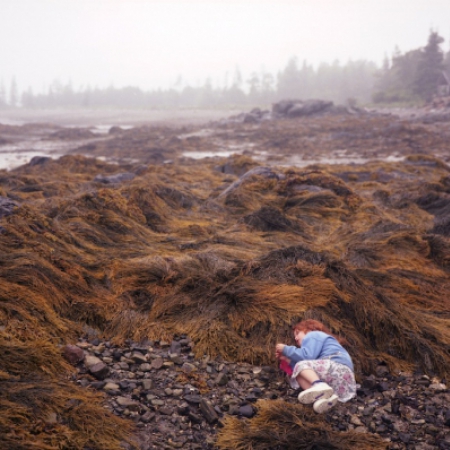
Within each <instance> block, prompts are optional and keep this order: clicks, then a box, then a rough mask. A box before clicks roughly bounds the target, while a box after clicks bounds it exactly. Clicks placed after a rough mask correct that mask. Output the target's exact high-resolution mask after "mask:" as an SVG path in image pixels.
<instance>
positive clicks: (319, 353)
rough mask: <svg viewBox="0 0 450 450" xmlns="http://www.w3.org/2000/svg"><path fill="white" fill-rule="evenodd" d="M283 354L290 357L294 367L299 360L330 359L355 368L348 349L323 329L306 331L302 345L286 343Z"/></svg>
mask: <svg viewBox="0 0 450 450" xmlns="http://www.w3.org/2000/svg"><path fill="white" fill-rule="evenodd" d="M283 355H284V356H286V357H287V358H289V359H290V365H291V367H292V368H294V366H295V364H297V363H298V362H299V361H305V360H314V359H328V358H331V360H332V361H334V362H337V363H340V364H344V365H346V366H348V367H350V369H352V370H353V363H352V359H351V358H350V355H349V354H348V352H347V350H345V348H344V347H342V345H341V344H339V342H338V341H337V340H336V339H335V338H334V337H333V336H330V335H329V334H326V333H324V332H322V331H310V332H308V333H306V335H305V337H304V338H303V341H302V346H301V347H296V346H295V345H286V346H285V347H284V348H283Z"/></svg>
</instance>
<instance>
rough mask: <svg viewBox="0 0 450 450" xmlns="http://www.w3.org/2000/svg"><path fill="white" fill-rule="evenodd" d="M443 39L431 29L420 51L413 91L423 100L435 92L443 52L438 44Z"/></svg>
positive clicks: (441, 66)
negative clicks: (424, 45)
mask: <svg viewBox="0 0 450 450" xmlns="http://www.w3.org/2000/svg"><path fill="white" fill-rule="evenodd" d="M442 42H444V39H443V38H442V37H441V36H439V34H438V33H437V32H436V31H431V32H430V36H429V37H428V43H427V45H426V47H425V48H424V49H423V50H422V52H421V55H420V56H421V57H420V60H419V63H418V66H417V72H416V77H415V83H414V85H415V86H414V87H415V93H416V94H417V95H418V96H419V97H420V98H421V99H423V100H425V101H430V100H431V99H432V98H433V96H434V95H435V94H436V92H437V89H438V86H439V84H440V81H441V79H442V71H443V69H444V54H443V51H442V50H441V48H440V45H441V44H442Z"/></svg>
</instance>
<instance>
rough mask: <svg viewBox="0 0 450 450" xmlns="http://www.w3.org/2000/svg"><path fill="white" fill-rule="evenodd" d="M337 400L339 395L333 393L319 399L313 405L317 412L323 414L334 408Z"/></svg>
mask: <svg viewBox="0 0 450 450" xmlns="http://www.w3.org/2000/svg"><path fill="white" fill-rule="evenodd" d="M337 402H338V396H337V395H336V394H333V395H332V396H331V397H329V398H321V399H320V400H317V401H316V402H315V403H314V405H313V409H314V411H315V412H316V413H319V414H323V413H326V412H327V411H329V410H330V409H331V408H333V406H335V405H336V403H337Z"/></svg>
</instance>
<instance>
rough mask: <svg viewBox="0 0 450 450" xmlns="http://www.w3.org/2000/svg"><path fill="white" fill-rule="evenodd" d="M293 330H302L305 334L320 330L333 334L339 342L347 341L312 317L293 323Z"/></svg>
mask: <svg viewBox="0 0 450 450" xmlns="http://www.w3.org/2000/svg"><path fill="white" fill-rule="evenodd" d="M294 331H303V333H305V334H308V333H309V332H310V331H322V332H323V333H326V334H329V335H330V336H333V337H334V338H335V339H336V340H337V341H338V342H339V343H340V344H347V341H346V340H345V339H344V338H341V337H339V336H336V335H335V334H333V333H332V332H331V330H330V329H329V328H328V327H326V326H325V325H324V324H323V323H322V322H319V321H318V320H314V319H307V320H302V321H301V322H298V323H297V324H296V325H294Z"/></svg>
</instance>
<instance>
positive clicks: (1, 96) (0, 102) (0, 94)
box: [0, 80, 6, 108]
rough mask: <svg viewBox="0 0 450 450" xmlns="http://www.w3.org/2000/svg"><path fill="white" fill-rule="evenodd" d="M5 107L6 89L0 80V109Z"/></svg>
mask: <svg viewBox="0 0 450 450" xmlns="http://www.w3.org/2000/svg"><path fill="white" fill-rule="evenodd" d="M5 106H6V89H5V85H4V84H3V80H2V82H1V83H0V108H3V107H5Z"/></svg>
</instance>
